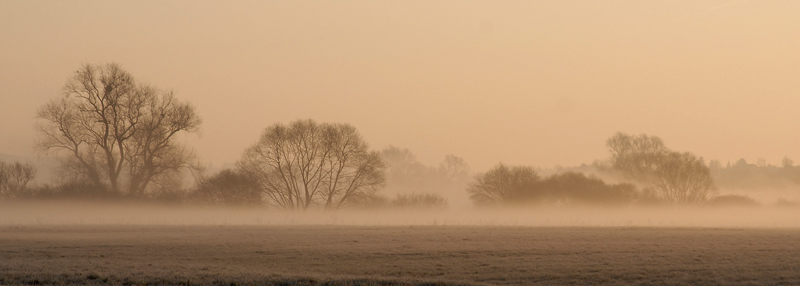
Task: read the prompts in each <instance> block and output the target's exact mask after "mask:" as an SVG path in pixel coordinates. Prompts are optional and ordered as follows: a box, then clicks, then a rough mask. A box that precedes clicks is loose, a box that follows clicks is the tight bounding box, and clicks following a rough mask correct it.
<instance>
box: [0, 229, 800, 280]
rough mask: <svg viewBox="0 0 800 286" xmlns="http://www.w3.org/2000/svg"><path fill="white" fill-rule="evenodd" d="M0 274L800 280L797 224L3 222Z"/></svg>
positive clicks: (196, 277) (11, 276)
mask: <svg viewBox="0 0 800 286" xmlns="http://www.w3.org/2000/svg"><path fill="white" fill-rule="evenodd" d="M0 273H2V274H0V284H127V285H134V284H172V285H195V284H210V285H247V284H253V285H420V284H421V285H459V284H464V285H472V284H477V285H482V284H489V285H524V284H575V285H584V284H636V285H686V284H702V285H715V284H718V285H753V284H761V285H799V284H800V230H798V229H762V228H744V229H730V228H728V229H714V228H666V227H660V228H649V227H511V226H500V227H492V226H379V227H378V226H375V227H372V226H176V225H173V226H147V225H127V226H122V225H84V226H58V225H49V226H48V225H38V226H35V225H26V226H2V227H0Z"/></svg>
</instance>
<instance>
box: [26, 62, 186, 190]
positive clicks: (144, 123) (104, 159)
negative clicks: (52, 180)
mask: <svg viewBox="0 0 800 286" xmlns="http://www.w3.org/2000/svg"><path fill="white" fill-rule="evenodd" d="M38 117H39V118H40V119H42V120H43V121H44V122H42V123H41V124H40V125H39V131H40V133H41V134H42V140H41V141H40V142H39V147H40V148H41V149H43V150H46V151H55V152H57V153H58V154H61V155H64V160H62V162H63V166H64V167H65V168H68V169H69V170H70V171H71V172H72V173H73V174H76V175H79V176H81V177H83V178H86V179H88V180H89V181H90V182H92V183H93V184H95V185H97V186H104V187H106V188H108V189H109V190H110V191H111V192H115V193H122V192H123V191H127V193H128V194H130V195H132V196H142V195H143V194H144V192H145V190H146V188H147V185H148V183H150V182H152V181H153V179H154V177H155V176H158V175H159V174H163V173H165V172H169V171H175V170H176V169H178V168H180V167H182V166H187V164H188V162H189V161H190V159H191V154H190V153H189V152H187V151H186V150H185V149H184V148H183V146H180V145H179V144H178V143H177V142H175V140H174V137H175V135H176V134H178V133H180V132H182V131H188V132H193V131H196V130H197V128H198V126H199V124H200V119H199V117H198V116H197V115H196V114H195V112H194V108H193V107H192V106H191V105H190V104H189V103H185V102H180V101H177V100H176V99H174V97H173V95H172V93H169V92H163V91H161V90H158V89H156V88H153V87H149V86H144V85H137V84H136V83H135V81H134V79H133V77H132V76H131V75H130V74H129V73H128V72H126V71H124V70H123V69H122V68H121V67H120V66H119V65H117V64H106V65H97V66H95V65H88V64H87V65H84V66H82V67H81V69H80V70H78V71H77V72H76V73H75V75H74V76H73V77H72V78H70V79H69V80H68V81H67V84H66V85H65V86H64V89H63V96H62V97H61V98H59V99H55V100H51V101H50V102H49V103H48V104H47V105H45V106H43V107H42V108H41V109H40V110H39V114H38ZM124 182H127V183H128V186H127V188H123V186H122V184H123V183H124Z"/></svg>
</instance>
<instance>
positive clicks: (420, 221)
mask: <svg viewBox="0 0 800 286" xmlns="http://www.w3.org/2000/svg"><path fill="white" fill-rule="evenodd" d="M798 217H800V208H798V207H796V206H794V207H791V206H777V205H774V206H773V205H770V206H766V205H762V206H751V207H742V206H738V207H732V206H731V207H723V206H718V207H714V206H653V207H645V206H624V207H577V206H558V207H557V206H537V207H517V208H504V209H499V208H491V207H484V208H473V207H469V208H450V209H414V208H395V209H381V210H366V209H340V210H331V211H324V210H308V211H281V210H275V209H264V208H226V207H201V206H186V205H181V206H170V205H147V204H135V203H108V202H85V201H49V202H48V201H27V202H20V201H17V202H13V203H2V204H0V225H2V226H47V225H263V226H293V225H331V226H516V227H562V226H570V227H571V226H577V227H711V228H741V227H747V228H796V227H800V220H798V219H797V218H798Z"/></svg>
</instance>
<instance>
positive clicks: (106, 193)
mask: <svg viewBox="0 0 800 286" xmlns="http://www.w3.org/2000/svg"><path fill="white" fill-rule="evenodd" d="M38 118H39V119H40V121H39V124H38V125H37V128H38V131H39V134H40V135H41V136H40V140H39V141H38V144H37V146H38V147H39V149H40V150H42V151H43V152H45V153H47V154H50V155H53V156H55V157H56V158H58V160H59V162H60V172H61V174H62V176H61V178H60V180H59V181H58V182H56V184H55V185H48V184H38V185H32V184H31V182H33V180H34V178H35V175H36V169H35V168H34V167H33V166H32V165H30V164H23V163H19V162H17V163H13V164H12V163H5V162H0V198H2V199H20V198H90V199H133V200H148V201H164V202H191V203H198V204H207V205H226V206H270V207H274V208H283V209H293V210H305V209H309V208H322V209H336V208H341V207H373V208H376V207H377V208H387V207H398V208H408V207H421V208H443V207H446V206H447V205H448V201H447V199H445V196H449V197H453V194H462V195H463V194H464V193H465V192H466V193H467V194H468V196H469V198H470V199H471V200H472V202H473V203H474V204H476V205H480V206H488V205H494V206H509V205H527V204H551V205H624V204H632V203H639V204H650V203H670V204H704V203H706V202H709V200H710V199H711V198H713V197H714V195H715V194H716V192H717V189H718V188H717V184H715V180H716V182H717V183H718V184H719V185H722V186H724V187H729V186H740V187H741V186H745V187H746V186H747V184H746V183H745V182H755V181H758V182H761V181H763V182H765V183H766V182H770V181H776V179H778V178H779V179H780V180H779V181H781V182H784V181H785V182H792V183H795V184H800V167H797V166H794V164H793V162H792V161H791V160H790V159H788V158H785V159H784V161H783V164H782V166H781V167H775V166H766V165H765V164H760V165H753V164H748V163H747V162H746V161H744V160H740V161H739V162H736V163H735V164H733V165H730V164H728V166H727V167H722V166H721V164H720V163H719V162H718V161H711V162H710V164H709V165H706V163H705V162H704V160H703V158H702V157H697V156H695V155H694V154H692V153H688V152H676V151H672V150H670V149H668V148H667V147H666V146H665V145H664V143H663V141H662V140H661V139H660V138H658V137H656V136H648V135H645V134H642V135H629V134H625V133H617V134H615V135H614V136H612V137H611V138H609V139H608V140H607V141H606V147H607V148H608V151H609V157H608V158H607V159H606V160H604V161H602V162H599V163H596V164H595V165H594V171H595V172H594V174H589V175H587V174H586V173H585V172H584V171H583V170H579V169H573V170H571V171H570V170H567V171H563V172H556V173H553V174H549V175H546V176H543V175H541V174H540V173H539V172H537V171H536V170H535V169H533V168H532V167H527V166H507V165H504V164H499V165H497V166H495V167H494V168H492V169H490V170H488V171H487V172H484V173H480V174H477V175H474V176H472V175H471V173H470V168H469V166H468V165H467V164H466V162H465V161H464V160H463V159H462V158H459V157H457V156H453V155H447V156H445V158H444V160H443V161H442V162H440V163H439V165H438V166H433V167H431V166H426V165H424V164H422V163H420V162H419V161H417V159H416V158H415V157H414V155H413V154H412V153H411V151H409V150H408V149H402V148H397V147H394V146H389V147H387V148H385V149H383V150H381V151H380V152H379V151H375V150H371V149H370V148H369V146H368V144H367V143H366V142H365V141H364V140H363V138H362V137H361V135H360V134H359V133H358V131H357V130H356V128H355V127H353V126H352V125H349V124H341V123H318V122H315V121H313V120H310V119H309V120H297V121H294V122H290V123H288V124H282V123H277V124H273V125H270V126H268V127H267V128H265V130H264V131H263V133H262V135H261V137H260V138H259V139H258V140H257V141H256V142H255V143H254V144H253V145H251V146H250V147H249V148H247V149H246V150H245V151H244V152H243V155H242V157H241V159H240V160H239V161H237V162H236V164H235V167H233V168H230V169H224V170H221V171H219V172H217V173H214V174H205V172H203V170H202V168H200V167H198V166H199V164H198V163H197V162H198V160H197V158H196V156H195V155H194V152H193V151H192V150H191V149H190V148H189V147H188V146H184V145H182V144H181V143H180V142H179V141H178V140H177V137H178V136H180V135H181V134H187V133H193V132H196V131H197V130H199V127H200V124H201V122H202V120H201V119H200V117H199V116H198V115H197V113H196V112H195V109H194V107H193V106H192V105H191V104H190V103H188V102H184V101H180V100H178V99H177V98H176V97H175V96H174V94H173V93H172V92H170V91H165V90H162V89H159V88H157V87H154V86H151V85H148V84H142V83H139V82H137V81H136V80H135V79H134V77H133V76H132V75H131V74H129V73H128V72H126V71H125V70H123V69H122V68H121V67H120V66H119V65H117V64H105V65H90V64H87V65H83V66H81V67H80V69H79V70H78V71H76V72H75V74H73V75H72V76H71V77H70V78H69V79H68V80H67V82H66V84H65V85H64V88H63V90H62V95H61V96H60V97H58V98H56V99H53V100H51V101H50V102H48V103H47V104H45V105H44V106H42V107H41V108H40V109H39V111H38ZM709 166H710V167H709ZM188 175H191V176H193V179H194V180H193V181H194V184H193V185H192V186H190V187H188V188H187V186H186V184H185V181H187V180H186V179H185V177H186V176H188ZM601 178H605V179H607V180H609V182H613V183H607V182H605V181H604V180H603V179H601ZM386 194H391V195H393V196H391V195H390V196H387V195H386ZM716 200H717V201H720V200H728V201H736V200H740V201H741V200H743V199H742V198H736V197H723V198H717V199H716Z"/></svg>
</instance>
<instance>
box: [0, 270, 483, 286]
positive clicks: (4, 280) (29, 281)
mask: <svg viewBox="0 0 800 286" xmlns="http://www.w3.org/2000/svg"><path fill="white" fill-rule="evenodd" d="M0 285H225V286H229V285H230V286H233V285H254V286H255V285H259V286H284V285H296V286H351V285H363V286H412V285H428V286H457V285H464V286H467V285H480V284H476V283H465V282H452V281H423V280H415V279H406V280H399V279H387V278H308V277H292V276H280V275H273V276H271V277H229V276H222V275H199V276H198V275H195V276H191V277H185V276H177V275H168V276H150V275H127V276H118V275H109V276H103V275H99V274H94V273H91V274H86V275H84V274H81V273H78V274H75V273H71V274H60V275H52V274H33V275H32V274H22V273H17V274H5V275H3V276H0Z"/></svg>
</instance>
